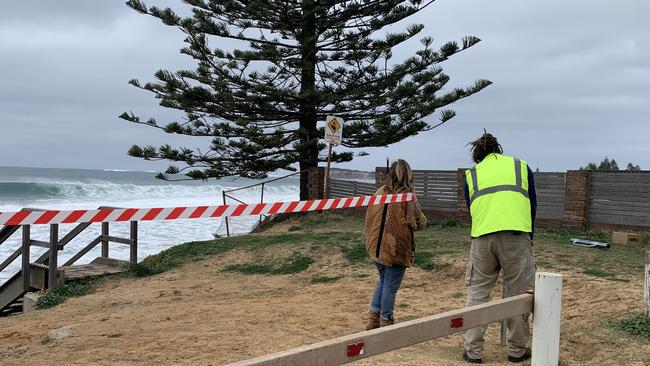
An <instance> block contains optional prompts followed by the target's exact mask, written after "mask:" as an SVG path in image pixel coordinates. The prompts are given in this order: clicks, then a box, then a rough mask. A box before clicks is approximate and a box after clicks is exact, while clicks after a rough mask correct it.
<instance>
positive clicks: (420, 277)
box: [0, 252, 650, 365]
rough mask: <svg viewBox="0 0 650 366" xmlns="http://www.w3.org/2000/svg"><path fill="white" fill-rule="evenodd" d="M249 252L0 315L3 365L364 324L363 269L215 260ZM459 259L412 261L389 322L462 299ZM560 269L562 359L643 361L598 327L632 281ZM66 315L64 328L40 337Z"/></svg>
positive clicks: (215, 354)
mask: <svg viewBox="0 0 650 366" xmlns="http://www.w3.org/2000/svg"><path fill="white" fill-rule="evenodd" d="M252 259H253V255H252V254H250V253H245V252H231V253H228V254H226V255H223V256H221V257H220V258H211V259H206V260H203V261H199V262H195V263H193V264H191V265H188V266H186V267H184V268H180V269H175V270H172V271H169V272H166V273H163V274H160V275H157V276H153V277H148V278H142V279H126V278H117V279H109V280H106V281H105V282H104V283H103V284H102V285H101V286H100V287H99V288H98V290H97V291H96V292H95V293H93V294H91V295H88V296H84V297H81V298H75V299H70V300H68V301H67V302H66V303H65V304H63V305H60V306H58V307H55V308H53V309H49V310H42V311H36V312H34V313H31V314H27V315H20V316H15V317H10V318H0V364H2V365H38V364H40V365H54V364H56V365H87V364H95V365H135V364H138V365H179V364H183V365H219V364H224V363H228V362H232V361H236V360H242V359H247V358H250V357H253V356H259V355H263V354H266V353H271V352H277V351H282V350H285V349H289V348H292V347H295V346H299V345H304V344H309V343H313V342H317V341H320V340H325V339H328V338H333V337H337V336H342V335H347V334H350V333H355V332H357V331H360V330H363V328H364V324H365V316H366V311H367V306H368V305H367V303H368V301H369V298H370V294H371V291H372V288H373V283H374V273H373V272H372V267H370V266H358V267H347V268H346V269H344V270H341V269H340V265H339V264H340V263H342V262H343V261H344V259H343V258H342V257H340V256H339V257H337V256H336V255H331V254H329V255H326V253H321V255H320V256H318V255H317V256H315V263H314V264H313V265H312V267H311V268H310V269H309V270H308V271H305V272H302V273H299V274H296V275H283V276H260V275H238V274H232V273H226V272H223V271H222V268H223V265H224V263H236V262H247V261H250V260H252ZM464 265H465V262H464V261H463V260H456V261H453V263H452V265H451V266H450V267H448V268H445V269H443V270H441V271H434V272H425V271H423V270H420V269H411V270H409V271H408V272H407V275H406V278H405V280H404V286H403V288H402V289H401V290H400V293H399V296H398V303H397V306H396V318H397V320H398V321H400V320H402V321H404V320H407V319H413V318H417V317H422V316H426V315H432V314H435V313H440V312H443V311H446V310H451V309H455V308H460V307H462V306H463V304H464V296H465V290H464V287H463V283H462V277H463V272H464ZM322 275H327V276H336V275H345V277H344V278H342V279H341V280H339V281H337V282H335V283H329V284H311V282H310V280H311V278H312V277H313V276H322ZM368 275H370V276H368ZM566 275H567V276H566V282H565V296H564V308H563V319H564V321H563V334H562V340H561V345H562V346H561V347H562V355H561V358H562V360H563V362H564V363H563V364H569V365H650V345H649V344H647V343H645V344H644V343H639V342H636V341H631V342H630V339H629V338H622V339H624V341H621V340H620V339H621V338H620V337H617V335H616V334H615V332H614V331H610V332H608V331H607V329H609V328H608V327H606V326H603V323H604V322H605V321H606V318H607V317H609V316H612V317H617V316H621V314H629V313H633V312H641V311H642V308H641V306H642V300H643V293H642V283H641V279H639V280H638V281H636V280H635V281H633V282H630V283H622V282H613V281H606V280H600V279H594V278H590V277H586V276H583V275H577V274H570V273H567V274H566ZM364 276H365V277H364ZM637 282H638V283H637ZM495 295H496V294H495ZM68 325H72V329H71V331H70V336H69V337H67V338H63V339H58V340H48V339H47V338H46V337H45V336H46V335H47V334H48V332H50V331H51V330H54V329H57V328H60V327H64V326H68ZM498 333H499V329H498V326H496V325H492V326H490V328H489V330H488V334H487V342H486V343H487V349H486V356H485V361H486V363H488V364H493V365H498V364H507V362H506V350H505V348H503V347H500V346H499V345H498V337H499V334H498ZM461 345H462V339H461V337H460V335H454V336H450V337H447V338H443V339H438V340H435V341H432V342H427V343H424V344H421V345H418V346H415V347H411V348H407V349H404V350H401V351H398V352H393V353H389V354H386V355H382V356H379V357H375V358H372V359H368V360H363V361H360V362H358V363H356V364H358V365H389V364H390V365H462V364H464V363H463V362H462V360H461V352H462V351H461Z"/></svg>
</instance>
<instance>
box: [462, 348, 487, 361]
mask: <svg viewBox="0 0 650 366" xmlns="http://www.w3.org/2000/svg"><path fill="white" fill-rule="evenodd" d="M463 360H465V362H468V363H483V359H482V358H471V357H469V355H467V351H465V352H463Z"/></svg>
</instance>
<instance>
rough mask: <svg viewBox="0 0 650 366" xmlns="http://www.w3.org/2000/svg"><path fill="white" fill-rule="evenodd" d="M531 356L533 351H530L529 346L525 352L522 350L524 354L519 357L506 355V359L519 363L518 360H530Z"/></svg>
mask: <svg viewBox="0 0 650 366" xmlns="http://www.w3.org/2000/svg"><path fill="white" fill-rule="evenodd" d="M532 356H533V351H531V349H530V348H526V352H524V354H523V355H522V356H521V357H514V356H510V355H508V361H510V362H512V363H520V362H524V361H526V360H530V358H531V357H532Z"/></svg>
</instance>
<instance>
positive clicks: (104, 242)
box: [102, 222, 109, 258]
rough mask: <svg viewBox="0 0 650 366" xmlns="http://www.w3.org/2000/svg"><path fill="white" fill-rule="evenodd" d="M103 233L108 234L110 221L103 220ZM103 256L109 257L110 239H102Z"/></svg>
mask: <svg viewBox="0 0 650 366" xmlns="http://www.w3.org/2000/svg"><path fill="white" fill-rule="evenodd" d="M102 235H105V236H108V235H109V231H108V222H102ZM102 257H106V258H108V240H105V239H102Z"/></svg>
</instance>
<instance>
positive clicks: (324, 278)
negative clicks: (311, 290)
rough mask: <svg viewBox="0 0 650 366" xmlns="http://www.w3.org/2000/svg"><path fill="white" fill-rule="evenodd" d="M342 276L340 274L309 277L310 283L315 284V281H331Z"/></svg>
mask: <svg viewBox="0 0 650 366" xmlns="http://www.w3.org/2000/svg"><path fill="white" fill-rule="evenodd" d="M341 278H343V277H342V276H334V277H328V276H316V277H312V278H311V283H312V284H316V283H333V282H336V281H338V280H340V279H341Z"/></svg>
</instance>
